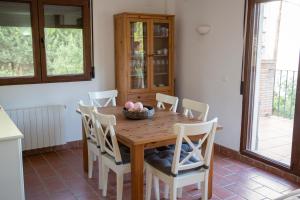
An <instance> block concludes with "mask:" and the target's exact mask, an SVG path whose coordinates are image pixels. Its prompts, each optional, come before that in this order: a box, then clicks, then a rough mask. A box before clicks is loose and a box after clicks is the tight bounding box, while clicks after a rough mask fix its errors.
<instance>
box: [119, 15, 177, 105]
mask: <svg viewBox="0 0 300 200" xmlns="http://www.w3.org/2000/svg"><path fill="white" fill-rule="evenodd" d="M114 23H115V24H114V27H115V65H116V87H117V90H118V91H119V94H118V98H117V103H118V104H119V105H123V104H124V103H125V102H126V101H128V100H131V101H141V102H142V103H144V104H146V105H155V104H156V100H155V94H156V93H157V92H159V93H164V94H169V95H174V16H173V15H157V14H140V13H121V14H117V15H115V16H114Z"/></svg>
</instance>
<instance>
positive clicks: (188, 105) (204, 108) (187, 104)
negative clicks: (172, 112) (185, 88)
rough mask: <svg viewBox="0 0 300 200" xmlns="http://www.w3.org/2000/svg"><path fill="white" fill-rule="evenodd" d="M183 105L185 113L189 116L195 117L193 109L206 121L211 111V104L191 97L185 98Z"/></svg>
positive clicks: (199, 118) (200, 118)
mask: <svg viewBox="0 0 300 200" xmlns="http://www.w3.org/2000/svg"><path fill="white" fill-rule="evenodd" d="M182 107H183V108H184V111H183V114H184V115H185V116H187V117H189V118H194V114H193V111H195V112H197V113H199V116H198V117H197V119H198V120H201V121H204V122H205V121H206V120H207V115H208V111H209V105H208V104H205V103H201V102H198V101H193V100H190V99H183V101H182Z"/></svg>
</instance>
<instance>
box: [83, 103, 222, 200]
mask: <svg viewBox="0 0 300 200" xmlns="http://www.w3.org/2000/svg"><path fill="white" fill-rule="evenodd" d="M98 111H99V112H100V113H103V114H111V115H115V116H116V120H117V124H116V127H115V131H116V135H117V139H118V141H119V142H121V143H123V144H124V145H126V146H127V147H129V148H130V155H131V161H130V162H131V184H132V187H131V195H132V196H131V198H132V199H134V200H141V199H143V198H144V195H143V192H144V150H145V149H151V148H157V147H163V146H166V145H170V144H175V143H176V135H175V134H174V131H173V125H174V124H175V123H196V122H201V121H199V120H196V119H190V118H187V117H186V116H184V115H182V114H179V113H174V112H171V111H166V110H159V109H156V110H155V114H154V117H153V118H152V119H145V120H130V119H127V118H126V117H125V116H124V115H123V107H120V106H117V107H104V108H98ZM220 129H222V127H220V126H219V127H218V129H217V130H220ZM82 135H83V167H84V170H85V171H86V172H87V171H88V153H87V143H86V136H85V133H84V130H83V134H82ZM212 177H213V153H212V159H211V163H210V173H209V198H211V196H212Z"/></svg>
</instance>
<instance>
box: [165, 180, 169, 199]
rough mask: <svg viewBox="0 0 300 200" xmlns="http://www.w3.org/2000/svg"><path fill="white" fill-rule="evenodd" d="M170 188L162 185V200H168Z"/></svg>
mask: <svg viewBox="0 0 300 200" xmlns="http://www.w3.org/2000/svg"><path fill="white" fill-rule="evenodd" d="M169 191H170V187H169V185H168V184H167V183H164V199H168V198H169Z"/></svg>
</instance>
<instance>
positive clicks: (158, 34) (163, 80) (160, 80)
mask: <svg viewBox="0 0 300 200" xmlns="http://www.w3.org/2000/svg"><path fill="white" fill-rule="evenodd" d="M153 31H154V33H153V35H154V37H153V48H154V55H153V58H154V60H153V84H154V85H153V86H154V87H166V86H169V75H170V74H169V24H167V23H154V30H153Z"/></svg>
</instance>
